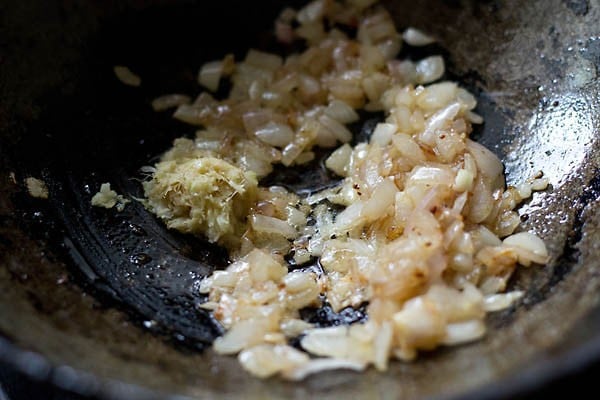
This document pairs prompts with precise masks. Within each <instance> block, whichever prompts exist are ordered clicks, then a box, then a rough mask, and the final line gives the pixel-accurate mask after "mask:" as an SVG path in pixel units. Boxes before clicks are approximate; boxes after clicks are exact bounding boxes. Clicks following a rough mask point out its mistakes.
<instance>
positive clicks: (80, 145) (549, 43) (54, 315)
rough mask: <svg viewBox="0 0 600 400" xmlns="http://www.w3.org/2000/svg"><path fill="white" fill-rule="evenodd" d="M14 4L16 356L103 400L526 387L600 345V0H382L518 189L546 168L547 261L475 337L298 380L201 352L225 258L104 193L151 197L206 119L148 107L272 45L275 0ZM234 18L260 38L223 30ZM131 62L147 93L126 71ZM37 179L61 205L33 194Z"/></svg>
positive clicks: (7, 242)
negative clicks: (405, 358) (387, 364)
mask: <svg viewBox="0 0 600 400" xmlns="http://www.w3.org/2000/svg"><path fill="white" fill-rule="evenodd" d="M13 3H14V4H9V3H7V4H4V5H3V6H2V7H3V10H2V11H3V12H1V13H0V38H2V39H1V40H2V47H1V48H2V53H0V57H1V62H0V96H1V97H0V98H2V103H0V132H1V133H0V140H1V144H2V145H1V146H0V155H1V157H0V193H1V194H0V222H1V224H0V332H1V333H2V336H3V339H2V340H0V360H3V361H5V362H8V363H11V364H13V365H15V366H17V367H18V368H19V369H20V370H22V371H24V372H26V373H27V374H30V375H32V376H36V377H38V378H40V379H47V380H50V381H53V382H55V383H56V384H57V385H59V386H61V387H63V388H67V389H73V390H75V391H77V392H81V393H84V394H88V395H91V394H95V395H105V396H112V397H117V398H127V399H135V398H152V397H153V396H154V395H153V394H152V393H150V392H148V391H147V390H148V389H150V390H158V391H160V392H162V393H172V394H180V395H185V396H190V397H201V398H206V397H219V398H222V397H229V398H245V399H247V398H257V399H259V398H266V397H269V398H304V397H307V396H315V397H319V398H342V396H345V395H348V396H350V395H352V396H353V397H354V398H377V397H379V398H423V397H432V396H433V397H437V396H440V397H452V396H455V395H456V396H472V397H471V398H484V397H485V396H490V397H494V396H496V397H498V396H509V395H511V394H513V392H514V391H519V392H520V391H523V390H525V389H527V388H532V387H535V386H536V385H538V384H543V383H544V382H547V381H548V380H549V379H551V378H553V377H556V376H559V375H561V374H564V373H565V372H566V371H568V370H572V369H573V368H575V367H576V366H578V365H582V364H585V363H586V362H589V361H592V360H597V359H600V338H599V337H598V333H597V332H600V310H599V309H598V302H599V301H600V294H599V293H600V270H599V268H600V265H599V264H600V247H599V246H600V245H599V243H600V233H599V232H600V227H599V226H598V224H599V221H600V216H599V215H598V213H599V212H600V211H598V202H599V198H600V174H599V167H600V159H599V157H600V156H599V154H598V151H599V146H600V145H599V143H598V139H599V136H600V133H599V130H600V104H599V100H598V93H600V83H599V80H598V74H599V73H600V71H599V69H598V65H599V64H600V37H599V35H600V32H598V29H597V21H599V20H600V5H599V3H598V1H574V0H569V1H558V0H553V1H541V0H540V1H530V2H519V1H508V0H507V1H484V2H468V1H439V2H436V1H424V2H403V1H388V2H386V4H387V5H388V8H389V9H390V10H391V11H392V13H393V14H394V17H395V18H396V20H397V22H398V24H399V25H400V26H401V27H404V26H408V25H412V26H416V27H419V28H421V29H424V30H426V31H429V32H432V33H433V34H435V35H436V36H437V37H438V38H439V42H440V47H441V48H442V49H444V51H445V53H446V54H445V55H446V56H447V58H448V60H449V66H450V68H449V69H450V73H451V75H452V77H453V78H456V79H458V80H460V81H461V82H463V83H464V84H465V85H467V86H468V87H469V88H471V89H472V90H474V91H476V92H477V94H478V99H479V101H480V105H479V111H480V113H481V114H483V116H484V117H485V119H486V123H485V124H484V126H483V128H482V129H481V131H479V132H477V135H476V138H477V139H478V140H480V141H481V142H482V143H484V144H485V145H487V146H488V147H490V148H492V149H493V150H494V151H495V152H496V153H497V154H499V155H500V156H501V157H502V159H503V161H504V162H505V165H506V169H507V173H508V179H509V182H518V181H520V180H522V179H524V178H526V177H528V176H530V175H532V174H533V173H535V172H536V171H538V170H542V171H544V173H545V174H546V176H548V177H549V179H550V182H551V187H550V188H549V189H548V190H547V191H545V192H543V193H538V194H536V195H535V196H534V197H533V199H532V200H531V201H530V202H529V203H528V204H526V205H524V206H523V207H522V208H521V210H520V212H521V214H522V215H523V220H525V223H524V228H525V229H532V230H535V231H536V232H538V233H539V234H540V236H541V237H543V238H544V240H545V241H546V243H547V244H548V247H549V250H550V251H551V254H552V261H551V262H550V264H549V265H548V266H546V267H544V268H537V267H536V268H531V269H522V270H521V271H520V272H519V274H517V276H516V277H515V279H514V281H513V283H512V284H513V285H514V287H516V288H521V289H524V290H526V291H527V295H526V297H525V299H524V300H523V301H522V302H521V303H520V304H519V305H518V307H517V308H515V309H511V310H507V311H504V312H501V313H496V314H494V315H492V316H491V317H490V318H489V320H488V326H489V334H488V336H487V337H486V338H485V339H484V340H482V341H480V342H477V343H475V344H472V345H468V346H463V347H458V348H452V349H442V350H439V351H435V352H433V353H431V354H426V355H425V356H424V357H423V358H422V359H420V360H419V361H418V362H416V363H412V364H404V363H399V362H396V363H393V364H392V366H391V368H390V370H389V371H388V372H386V373H383V374H381V373H376V372H374V371H368V372H366V373H365V374H362V375H356V374H354V373H348V372H331V373H327V374H322V375H320V376H318V377H313V378H310V379H308V380H307V381H305V382H303V383H299V384H293V383H287V382H282V381H279V380H276V379H272V380H269V381H267V382H265V381H261V380H256V379H253V378H250V377H249V376H248V375H247V374H246V373H244V372H243V371H241V370H240V368H239V366H238V364H237V361H236V360H235V359H234V358H224V357H216V356H214V355H213V354H212V353H211V352H210V351H204V352H201V351H200V350H199V348H202V347H204V346H205V345H206V344H207V343H209V342H210V341H211V339H212V338H213V337H214V335H215V334H217V333H218V330H217V329H216V327H214V326H213V324H212V323H211V321H210V317H209V316H208V315H205V314H202V313H201V312H199V311H198V310H197V309H196V307H195V305H196V304H197V303H198V302H199V301H201V299H200V298H199V297H197V295H196V291H195V290H194V288H195V287H196V286H195V285H197V282H198V281H199V279H200V278H201V276H202V275H203V274H205V273H207V272H208V271H209V270H210V269H212V268H214V267H218V266H222V265H223V263H224V262H225V254H224V253H223V252H222V251H220V250H218V249H216V248H214V247H211V246H206V245H203V244H199V242H198V241H197V240H194V239H191V238H187V237H184V236H181V235H174V234H173V233H172V232H168V231H166V230H165V229H164V228H163V227H162V225H160V224H158V223H157V222H156V221H154V219H153V218H152V217H151V216H149V215H148V214H147V213H146V212H145V211H144V209H143V207H141V206H140V205H139V204H136V203H133V204H130V205H129V206H128V207H127V208H126V210H125V211H124V212H122V213H117V212H115V210H104V209H97V208H94V209H92V207H91V206H90V205H89V199H90V198H91V196H92V194H93V193H94V192H95V191H96V190H98V188H99V184H100V183H101V182H105V181H110V182H111V183H112V184H113V187H115V188H116V189H117V191H119V192H121V193H127V194H132V195H139V194H140V187H139V182H138V181H137V180H136V179H138V178H140V173H139V167H140V166H141V165H144V164H147V163H150V162H151V161H152V157H155V156H156V155H157V154H159V153H160V151H162V150H163V149H165V148H166V147H167V146H168V145H169V143H170V141H171V140H172V139H173V138H175V137H178V136H180V135H182V134H186V133H189V132H187V131H186V130H185V129H186V128H185V127H183V126H182V125H180V124H177V123H175V122H174V121H172V120H171V119H170V118H169V117H168V115H164V114H155V113H153V112H152V111H151V109H150V107H149V102H150V100H151V99H152V98H153V97H155V96H156V95H159V94H162V93H165V92H172V91H177V92H181V91H184V92H188V93H190V94H195V93H196V92H197V90H198V88H197V87H196V86H195V83H194V82H195V74H196V70H197V67H198V66H199V65H200V64H201V62H202V61H204V60H209V59H211V58H213V57H216V56H219V55H221V54H223V52H224V51H228V50H230V49H232V50H234V51H238V52H243V50H244V49H245V48H247V47H249V46H257V47H262V46H269V45H270V42H269V40H268V39H266V38H265V36H263V35H260V34H258V32H261V31H263V30H264V29H268V28H269V23H270V21H271V20H272V18H273V17H274V16H275V15H276V13H277V11H278V7H279V5H278V4H277V2H275V1H273V2H268V3H265V5H264V8H263V7H261V8H260V9H258V8H256V7H254V6H253V5H252V4H245V3H246V2H244V5H239V4H237V7H236V8H234V7H232V4H233V2H227V1H225V2H219V3H209V4H207V3H202V2H192V1H185V2H178V3H177V4H173V3H172V2H166V1H155V2H145V1H129V2H126V3H123V2H118V4H117V2H115V4H109V3H107V2H98V3H95V2H87V3H83V2H82V3H78V2H69V1H48V2H33V1H25V2H13ZM234 9H235V10H236V11H235V12H233V13H232V12H231V10H234ZM432 12H433V13H432ZM249 19H250V20H252V21H253V22H254V23H253V24H252V25H250V24H248V23H247V21H248V20H249ZM227 27H235V28H236V30H237V32H239V35H238V38H239V37H243V38H244V40H241V41H240V40H238V38H235V37H234V38H232V39H228V38H226V37H223V38H220V37H218V35H215V32H221V31H223V30H224V29H225V28H227ZM215 37H218V40H216V41H212V40H213V39H214V38H215ZM115 64H125V65H129V66H130V67H131V68H132V69H133V70H134V71H136V72H138V73H140V75H141V76H142V79H143V84H142V87H141V88H139V90H135V89H131V88H128V87H124V86H122V85H121V84H119V83H118V82H117V81H116V80H115V79H114V77H113V75H112V66H113V65H115ZM11 173H12V175H11ZM30 175H32V176H36V177H40V178H42V179H44V180H45V181H46V182H47V183H48V184H49V187H50V199H48V200H40V199H33V198H31V197H29V196H28V195H27V193H26V191H25V189H24V186H23V179H24V178H25V177H27V176H30ZM566 360H570V361H568V362H567V361H566ZM130 385H135V386H130ZM138 385H140V386H142V387H144V388H145V389H141V388H139V387H138Z"/></svg>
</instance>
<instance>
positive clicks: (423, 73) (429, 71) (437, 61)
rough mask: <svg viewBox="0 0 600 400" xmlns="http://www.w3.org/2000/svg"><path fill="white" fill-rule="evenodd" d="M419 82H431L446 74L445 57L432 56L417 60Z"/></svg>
mask: <svg viewBox="0 0 600 400" xmlns="http://www.w3.org/2000/svg"><path fill="white" fill-rule="evenodd" d="M416 69H417V83H429V82H433V81H435V80H438V79H440V78H441V77H442V75H444V71H445V68H444V59H443V58H442V57H441V56H431V57H427V58H424V59H422V60H421V61H419V62H417V65H416Z"/></svg>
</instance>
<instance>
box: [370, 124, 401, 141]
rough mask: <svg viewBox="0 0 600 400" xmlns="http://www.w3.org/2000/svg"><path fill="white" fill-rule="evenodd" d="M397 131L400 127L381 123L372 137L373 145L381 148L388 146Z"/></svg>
mask: <svg viewBox="0 0 600 400" xmlns="http://www.w3.org/2000/svg"><path fill="white" fill-rule="evenodd" d="M397 130H398V127H397V126H396V125H394V124H388V123H384V122H380V123H378V124H377V125H376V126H375V129H374V130H373V134H372V135H371V143H377V144H378V145H379V146H387V144H388V143H390V141H391V140H392V136H393V135H394V133H396V131H397Z"/></svg>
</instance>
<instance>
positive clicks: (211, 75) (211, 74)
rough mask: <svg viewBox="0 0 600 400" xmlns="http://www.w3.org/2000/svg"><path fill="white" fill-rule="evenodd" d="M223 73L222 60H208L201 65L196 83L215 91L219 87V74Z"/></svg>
mask: <svg viewBox="0 0 600 400" xmlns="http://www.w3.org/2000/svg"><path fill="white" fill-rule="evenodd" d="M222 74H223V62H222V61H210V62H207V63H205V64H203V65H202V68H200V72H198V83H199V84H201V85H202V86H204V87H205V88H207V89H208V90H210V91H211V92H216V91H217V89H218V88H219V82H220V81H221V75H222Z"/></svg>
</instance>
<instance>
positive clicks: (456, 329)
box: [443, 320, 485, 346]
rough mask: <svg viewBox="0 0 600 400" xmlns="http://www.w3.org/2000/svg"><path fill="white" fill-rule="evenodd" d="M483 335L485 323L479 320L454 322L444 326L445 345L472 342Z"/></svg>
mask: <svg viewBox="0 0 600 400" xmlns="http://www.w3.org/2000/svg"><path fill="white" fill-rule="evenodd" d="M483 335H485V325H484V324H483V322H482V321H480V320H471V321H466V322H455V323H453V324H448V326H447V327H446V337H445V338H444V340H443V343H444V344H445V345H449V346H454V345H457V344H461V343H468V342H472V341H473V340H477V339H479V338H481V337H482V336H483Z"/></svg>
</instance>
